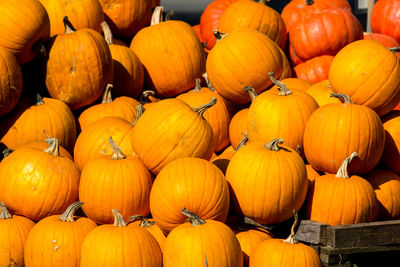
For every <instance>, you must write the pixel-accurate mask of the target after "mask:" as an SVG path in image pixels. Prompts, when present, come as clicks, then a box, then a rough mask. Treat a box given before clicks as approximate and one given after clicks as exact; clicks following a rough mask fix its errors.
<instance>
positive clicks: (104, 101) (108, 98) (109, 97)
mask: <svg viewBox="0 0 400 267" xmlns="http://www.w3.org/2000/svg"><path fill="white" fill-rule="evenodd" d="M111 89H113V85H112V84H111V83H109V84H107V85H106V89H104V94H103V98H102V100H101V103H102V104H107V103H111V102H112V101H113V99H112V94H111Z"/></svg>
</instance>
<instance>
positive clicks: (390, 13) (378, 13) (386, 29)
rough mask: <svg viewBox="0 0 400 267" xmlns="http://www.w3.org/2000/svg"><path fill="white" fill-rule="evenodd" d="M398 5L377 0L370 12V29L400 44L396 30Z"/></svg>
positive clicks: (385, 0) (399, 37) (399, 35)
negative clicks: (390, 37)
mask: <svg viewBox="0 0 400 267" xmlns="http://www.w3.org/2000/svg"><path fill="white" fill-rule="evenodd" d="M399 9H400V3H399V2H398V1H396V0H379V1H376V3H374V5H373V7H372V12H371V29H372V31H373V32H374V33H383V34H386V35H389V36H392V37H393V38H394V39H396V41H398V42H400V34H399V29H398V27H399V26H398V10H399Z"/></svg>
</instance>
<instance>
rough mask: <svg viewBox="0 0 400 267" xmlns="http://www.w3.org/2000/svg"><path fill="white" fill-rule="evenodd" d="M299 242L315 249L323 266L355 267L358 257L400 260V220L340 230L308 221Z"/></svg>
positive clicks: (360, 224)
mask: <svg viewBox="0 0 400 267" xmlns="http://www.w3.org/2000/svg"><path fill="white" fill-rule="evenodd" d="M296 239H297V240H298V241H300V242H302V243H306V244H308V245H310V246H311V247H313V248H314V249H315V250H316V251H317V252H318V254H319V255H320V259H321V262H322V264H323V266H338V267H339V266H341V267H344V266H353V265H352V263H353V260H354V255H358V257H359V258H360V255H361V256H362V255H372V254H377V253H380V255H386V256H387V255H396V257H398V256H400V220H392V221H380V222H371V223H359V224H347V225H337V226H330V225H328V224H323V223H318V222H315V221H310V220H304V221H301V223H300V225H299V228H298V230H297V232H296ZM386 258H387V257H386ZM371 266H372V265H371Z"/></svg>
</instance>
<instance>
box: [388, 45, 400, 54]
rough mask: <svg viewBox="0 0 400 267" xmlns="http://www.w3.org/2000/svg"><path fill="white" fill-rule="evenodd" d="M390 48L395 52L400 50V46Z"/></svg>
mask: <svg viewBox="0 0 400 267" xmlns="http://www.w3.org/2000/svg"><path fill="white" fill-rule="evenodd" d="M388 49H389V50H390V51H392V52H393V53H397V52H400V46H395V47H389V48H388Z"/></svg>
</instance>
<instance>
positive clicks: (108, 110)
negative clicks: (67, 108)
mask: <svg viewBox="0 0 400 267" xmlns="http://www.w3.org/2000/svg"><path fill="white" fill-rule="evenodd" d="M113 91H114V87H113V85H112V84H107V87H106V89H105V91H104V94H103V99H102V101H101V103H99V104H96V105H93V106H91V107H89V108H87V109H85V110H84V111H83V112H82V113H81V114H80V115H79V118H78V122H79V128H80V129H81V130H83V129H85V128H86V127H88V125H90V124H91V123H93V122H95V121H97V120H98V119H101V118H104V117H109V116H116V117H120V118H123V119H125V120H127V121H134V120H135V118H136V115H137V114H136V113H137V110H136V107H137V106H138V105H140V103H139V101H137V100H135V99H134V98H131V97H127V96H121V97H117V98H115V99H113V98H112V92H113Z"/></svg>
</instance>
